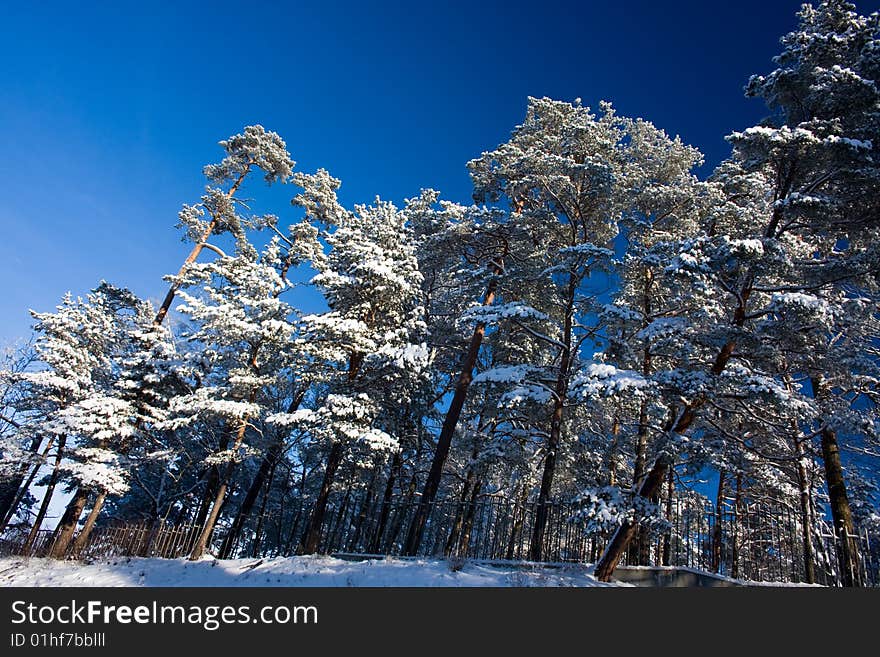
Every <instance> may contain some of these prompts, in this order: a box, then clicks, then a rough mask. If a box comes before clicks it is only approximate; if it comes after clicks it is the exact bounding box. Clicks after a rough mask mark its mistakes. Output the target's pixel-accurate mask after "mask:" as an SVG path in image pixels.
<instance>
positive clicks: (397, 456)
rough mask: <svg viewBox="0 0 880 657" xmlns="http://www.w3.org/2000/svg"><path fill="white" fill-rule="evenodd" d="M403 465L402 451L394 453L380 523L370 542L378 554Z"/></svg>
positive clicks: (371, 550)
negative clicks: (396, 482)
mask: <svg viewBox="0 0 880 657" xmlns="http://www.w3.org/2000/svg"><path fill="white" fill-rule="evenodd" d="M402 465H403V458H402V456H401V453H400V451H397V452H395V453H394V458H393V459H392V461H391V467H390V469H389V471H388V481H386V482H385V493H384V494H383V495H382V509H381V511H380V512H379V524H378V525H377V526H376V531H375V532H374V534H373V541H372V542H371V543H370V548H369V549H370V552H371V553H373V554H377V553H378V552H379V550H380V549H381V545H382V536H383V534H384V533H385V527H386V526H387V525H388V514H389V513H390V512H391V499H392V497H393V495H394V483H395V481H396V480H397V477H398V476H399V474H400V468H401V466H402Z"/></svg>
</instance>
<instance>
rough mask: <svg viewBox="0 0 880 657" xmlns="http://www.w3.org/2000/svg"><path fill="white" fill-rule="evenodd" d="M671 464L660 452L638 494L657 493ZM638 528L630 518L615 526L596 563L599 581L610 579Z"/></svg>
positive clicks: (649, 494) (644, 495)
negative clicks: (615, 529)
mask: <svg viewBox="0 0 880 657" xmlns="http://www.w3.org/2000/svg"><path fill="white" fill-rule="evenodd" d="M671 465H672V460H671V458H670V457H669V456H668V455H665V454H662V455H661V456H660V457H659V458H658V459H657V461H656V462H655V463H654V467H652V468H651V470H650V471H649V472H648V474H647V476H646V477H645V481H644V482H643V483H642V486H641V488H640V489H639V495H641V496H642V497H645V498H648V499H651V498H652V497H654V496H655V495H657V494H658V493H659V492H660V486H662V485H663V482H664V480H665V479H666V475H667V473H668V472H669V469H670V466H671ZM638 529H639V524H638V523H637V522H635V521H632V520H625V521H624V522H623V523H621V525H620V527H618V528H617V531H615V532H614V535H613V536H612V537H611V541H610V542H609V543H608V546H607V547H606V548H605V552H604V553H603V554H602V557H601V558H600V559H599V561H598V563H597V564H596V571H595V575H596V578H597V579H599V581H601V582H609V581H611V575H612V574H613V573H614V569H615V568H617V564H618V563H619V562H620V558H621V557H622V556H623V553H624V552H625V551H626V546H627V544H628V543H629V542H630V541H631V540H632V538H633V536H635V535H636V533H637V532H638Z"/></svg>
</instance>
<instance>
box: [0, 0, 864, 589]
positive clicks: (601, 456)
mask: <svg viewBox="0 0 880 657" xmlns="http://www.w3.org/2000/svg"><path fill="white" fill-rule="evenodd" d="M782 46H783V50H782V53H781V54H780V55H779V56H778V57H777V58H776V59H775V62H776V66H777V68H776V69H775V70H773V71H772V72H771V73H769V74H768V75H764V76H754V77H753V78H752V79H751V80H750V81H749V83H748V85H747V87H746V92H747V95H749V96H752V97H755V98H758V99H761V100H763V101H764V102H765V103H766V104H767V106H768V108H769V111H770V114H769V116H768V118H767V119H766V120H764V121H763V122H762V123H761V124H760V125H756V126H752V127H748V128H746V129H744V130H742V131H738V132H733V133H732V134H731V135H730V136H729V137H728V141H729V143H730V145H731V154H730V156H729V158H728V159H727V160H725V161H724V162H722V163H721V164H720V165H719V166H718V167H717V168H716V169H715V170H714V172H712V174H711V175H710V176H709V177H708V178H706V179H700V178H699V177H698V176H697V175H696V173H695V171H696V168H697V167H699V166H700V165H701V164H702V155H701V154H700V152H699V151H698V150H697V149H695V148H693V147H691V146H689V145H687V144H684V143H682V141H681V140H680V139H678V138H671V137H670V136H669V135H667V134H666V133H665V132H664V131H662V130H661V129H659V128H657V127H655V126H654V125H652V124H651V123H650V122H648V121H646V120H643V119H637V118H627V117H624V116H620V115H619V114H618V113H617V112H616V111H615V110H614V108H613V107H612V105H611V104H609V103H602V104H601V105H600V107H599V110H598V111H597V112H593V111H591V110H590V109H589V108H588V107H585V106H583V105H582V104H581V102H580V100H577V101H575V102H574V103H569V102H561V101H556V100H551V99H547V98H529V99H528V107H527V111H526V116H525V120H524V121H523V123H522V124H521V125H519V126H516V127H515V129H514V130H513V133H512V135H511V137H510V139H509V140H508V141H507V142H506V143H504V144H501V145H499V146H498V147H497V148H496V149H494V150H492V151H490V152H486V153H483V154H482V155H481V156H480V157H478V158H476V159H474V160H473V161H471V162H470V163H468V168H469V171H470V174H471V177H472V180H473V185H474V203H473V204H469V205H463V204H459V203H456V202H453V201H448V200H443V199H442V198H441V196H440V194H439V193H438V192H436V191H434V190H430V189H426V190H422V191H421V192H420V193H419V194H418V195H417V196H415V197H413V198H412V199H409V200H407V201H406V203H405V204H404V205H403V207H396V206H395V205H394V204H392V203H390V202H387V201H384V200H381V199H378V198H377V199H376V200H375V201H374V202H373V203H372V204H370V205H359V206H356V207H354V208H347V207H344V206H343V205H342V204H341V203H340V201H339V198H338V196H337V190H338V189H339V187H340V184H341V183H340V181H339V180H337V179H335V178H333V177H332V176H331V175H330V173H328V172H327V171H325V170H323V169H322V170H319V171H317V172H316V173H314V174H305V173H299V172H294V167H295V163H294V162H293V160H292V158H291V156H290V154H289V153H288V152H287V149H286V145H285V143H284V141H283V140H282V138H281V137H280V136H279V135H277V134H275V133H273V132H269V131H267V130H265V129H263V128H262V127H261V126H249V127H247V128H245V130H244V132H243V133H241V134H238V135H234V136H232V137H230V138H229V139H227V140H225V141H222V142H220V146H221V147H222V148H223V150H224V153H225V155H224V158H223V159H222V161H221V162H220V163H218V164H214V165H209V166H207V167H205V169H204V173H205V176H206V178H207V181H208V185H207V187H206V189H205V193H204V194H203V195H202V197H201V199H200V200H199V201H198V202H197V203H195V204H193V205H184V206H183V209H182V210H181V211H180V214H179V219H180V222H179V227H180V228H182V229H183V231H184V234H185V238H186V239H187V240H189V241H190V242H191V243H192V245H193V247H192V250H191V252H190V254H189V256H188V257H187V258H186V260H185V261H184V263H183V265H182V267H181V269H180V271H179V272H177V273H176V274H175V275H173V276H169V277H168V283H169V285H170V288H169V291H168V294H167V296H166V297H165V299H164V301H163V303H162V304H161V306H160V307H159V308H158V309H156V308H154V307H153V306H152V305H151V304H150V303H148V302H146V301H144V300H142V299H139V298H137V296H136V295H134V294H133V293H131V292H130V291H128V290H126V289H123V288H119V287H115V286H113V285H111V284H109V283H106V282H101V283H100V284H99V285H98V286H97V287H96V288H95V289H94V290H92V291H91V292H90V293H89V294H88V295H86V296H85V297H82V298H80V297H73V296H72V295H67V296H65V297H64V299H62V301H61V304H60V305H59V306H58V307H57V308H56V310H55V311H54V312H46V313H36V312H35V313H33V316H34V322H35V323H34V337H33V340H32V342H31V343H30V344H29V346H28V347H26V348H25V349H22V350H19V351H18V352H15V353H9V354H8V355H7V359H6V363H5V364H4V366H3V370H2V372H0V405H2V407H0V440H2V442H0V455H2V459H0V477H2V480H0V521H2V523H3V526H4V527H9V526H12V525H16V524H24V525H26V526H28V527H32V528H33V529H32V530H31V531H30V533H29V537H28V541H30V542H32V541H33V540H34V539H35V537H36V532H37V529H38V528H39V527H40V526H41V525H42V524H43V523H44V521H45V520H46V516H47V513H48V511H49V508H50V504H51V501H52V499H53V498H57V497H58V496H59V494H60V493H62V492H65V493H67V494H68V497H67V499H68V500H69V501H68V502H67V506H66V510H65V512H64V514H63V515H62V517H61V518H60V520H59V521H58V523H57V527H55V529H54V532H55V540H54V542H53V548H52V549H53V554H54V555H55V556H59V557H60V556H64V555H65V554H67V553H68V552H69V551H70V550H71V548H75V547H76V545H77V544H79V545H82V544H84V543H85V542H86V541H87V540H88V536H89V533H90V531H91V530H92V528H93V527H94V526H95V525H96V523H100V522H102V521H104V520H106V519H107V518H116V519H135V518H137V519H150V520H155V521H158V520H162V519H164V520H166V521H173V522H182V521H187V522H191V523H194V524H197V525H199V526H200V527H202V530H201V534H200V536H199V538H198V540H197V541H196V542H195V544H194V547H193V549H192V555H191V556H192V558H198V557H200V556H201V555H202V554H203V553H204V552H205V551H206V550H207V549H208V548H209V546H211V545H214V546H215V547H217V546H219V547H218V548H217V549H218V551H219V553H220V554H221V556H229V554H230V553H231V550H232V546H233V545H234V543H235V541H236V540H237V539H238V538H239V536H240V535H241V534H242V532H244V531H245V530H246V528H248V527H252V526H253V519H254V517H255V516H260V517H262V516H263V514H264V513H265V512H266V509H267V508H268V509H273V508H274V509H280V512H284V511H285V510H290V509H296V512H295V519H296V520H295V522H296V523H297V524H298V526H299V527H301V528H303V531H302V538H301V540H300V541H299V546H298V550H299V551H300V552H303V553H310V552H314V551H316V550H317V549H318V548H319V543H320V536H321V531H322V529H323V528H324V527H325V526H326V524H327V522H328V513H329V510H328V500H329V499H330V497H331V495H332V494H333V492H334V491H339V490H343V489H345V490H348V491H350V490H356V491H359V492H360V494H361V495H363V496H367V499H368V500H379V499H380V498H381V499H383V500H384V501H385V502H386V503H387V502H389V501H390V500H392V499H393V500H399V501H405V502H408V503H412V504H413V505H415V509H416V510H415V513H414V514H413V516H412V521H411V522H410V524H409V526H408V527H406V528H404V532H403V533H402V536H403V540H404V551H405V552H408V553H411V554H414V553H416V552H417V551H418V548H419V545H420V542H421V540H422V537H423V533H424V530H425V524H426V522H427V520H428V518H429V515H430V511H431V505H432V504H433V503H434V502H435V501H437V500H455V501H459V500H460V501H462V502H463V503H465V502H467V501H468V500H476V499H478V498H479V497H481V496H483V497H485V496H497V497H502V498H505V499H510V500H532V501H534V502H535V507H534V508H535V509H536V511H535V518H534V522H533V523H532V524H531V526H532V527H533V530H532V531H533V537H532V543H531V545H532V552H531V554H530V557H531V558H532V559H536V560H539V559H541V557H542V555H541V545H542V537H543V533H544V531H545V524H546V513H547V511H546V510H547V505H548V504H549V503H550V502H551V500H553V499H577V500H580V504H581V506H582V511H581V515H582V517H593V518H595V519H596V522H597V526H599V525H601V526H602V527H603V529H604V530H611V534H610V540H609V544H608V547H607V549H606V550H605V553H604V555H603V556H602V558H601V559H600V561H599V563H598V564H597V574H598V576H599V577H601V578H604V579H607V578H609V577H610V575H611V572H612V571H613V569H614V567H615V565H616V564H617V563H618V561H619V559H620V558H621V557H622V556H623V555H624V553H625V552H626V551H627V550H630V551H631V554H635V555H636V558H637V559H638V558H640V559H641V560H644V559H646V558H647V556H646V550H647V547H646V546H647V545H648V543H649V542H650V533H651V532H652V531H653V523H652V518H655V517H656V516H657V515H658V512H659V511H658V502H659V501H660V499H661V496H663V495H665V494H668V493H666V492H664V488H668V487H670V486H672V485H674V479H675V473H676V472H684V471H687V472H692V473H693V472H698V473H703V474H705V473H714V474H712V481H713V482H715V481H717V498H718V500H723V499H724V498H725V497H726V496H729V495H731V494H733V493H732V491H734V489H735V494H736V495H737V496H740V497H741V496H752V497H754V498H756V499H759V498H760V499H763V498H768V497H769V498H774V499H783V500H787V501H789V502H791V504H793V505H796V506H797V508H798V509H799V510H800V513H801V518H802V527H803V537H802V539H803V543H804V550H805V554H808V555H811V554H812V548H811V545H812V541H813V540H814V530H815V526H816V517H817V515H823V514H824V509H826V508H827V509H828V510H829V511H830V514H831V516H832V519H833V526H834V529H835V531H836V532H837V533H843V534H846V533H849V534H852V533H853V532H854V531H855V529H856V527H859V528H861V529H862V530H864V531H869V532H872V533H873V534H874V535H877V536H878V538H880V515H878V492H877V488H876V485H877V472H878V468H877V460H876V459H877V456H878V449H880V436H878V429H880V423H878V417H877V401H878V394H880V391H878V380H880V371H878V351H877V344H878V343H877V339H878V300H880V295H878V292H880V289H878V283H880V253H878V251H880V240H878V229H880V214H878V210H880V169H878V164H877V162H878V156H880V153H878V147H880V90H878V87H877V85H878V84H880V19H878V16H877V15H872V16H861V15H859V14H858V13H857V12H856V10H855V8H854V7H853V6H851V5H849V4H848V3H846V2H843V1H841V0H828V1H826V2H822V3H821V4H820V5H819V6H818V7H812V6H809V5H806V6H805V7H804V8H803V9H802V11H801V12H800V14H799V25H798V28H797V29H796V31H794V32H792V33H790V34H788V35H786V36H785V37H784V38H783V39H782ZM258 176H262V177H263V179H264V181H265V182H266V183H267V184H276V183H277V184H292V185H294V186H295V187H297V189H298V191H297V192H295V193H294V194H292V195H293V200H292V204H293V206H294V207H295V208H296V209H297V210H296V212H297V219H296V220H295V221H294V222H293V223H292V225H289V226H288V227H287V228H284V227H283V224H284V223H285V222H283V221H282V219H280V218H279V217H278V216H276V215H274V214H262V215H261V214H256V213H254V211H253V210H252V209H251V208H250V207H249V205H248V204H247V203H246V199H243V198H242V197H241V192H242V188H243V185H244V184H245V183H246V182H247V181H248V180H249V179H251V178H255V177H258ZM206 250H207V252H208V253H206V254H205V252H206ZM203 254H205V255H203ZM303 286H311V287H314V288H315V289H316V290H318V291H319V292H320V293H321V295H323V299H324V307H323V308H322V309H321V311H320V312H309V311H307V310H306V309H304V308H301V307H298V306H297V303H298V290H299V289H301V288H302V287H303ZM175 304H176V305H175ZM172 310H175V311H176V313H177V314H173V315H170V316H171V317H174V318H175V322H174V326H173V328H172V327H171V326H169V312H170V311H172ZM34 484H40V487H39V488H34ZM35 491H40V494H41V497H40V498H39V499H35V498H34V497H33V493H34V492H35ZM610 500H613V501H614V502H615V503H614V504H609V501H610ZM612 508H613V509H614V513H613V514H610V515H609V509H612ZM221 519H222V520H223V521H224V522H223V523H222V526H223V528H224V535H223V536H222V537H215V536H214V534H215V529H216V528H217V527H218V526H219V525H218V522H219V521H220V520H221ZM390 521H391V519H390V518H388V517H383V518H382V520H381V522H382V523H386V522H390ZM450 540H451V539H450ZM376 547H377V549H378V546H376ZM811 563H812V562H811Z"/></svg>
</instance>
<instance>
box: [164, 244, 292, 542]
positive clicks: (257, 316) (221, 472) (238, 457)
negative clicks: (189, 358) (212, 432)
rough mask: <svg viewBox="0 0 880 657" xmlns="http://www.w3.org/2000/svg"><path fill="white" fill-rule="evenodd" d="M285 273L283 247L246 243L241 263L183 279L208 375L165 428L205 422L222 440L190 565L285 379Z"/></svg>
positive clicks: (177, 402) (174, 404) (210, 460)
mask: <svg viewBox="0 0 880 657" xmlns="http://www.w3.org/2000/svg"><path fill="white" fill-rule="evenodd" d="M282 266H283V265H282V255H281V248H280V246H279V241H278V239H273V240H272V241H270V242H269V244H268V246H267V247H266V248H265V249H264V250H263V252H262V253H257V251H256V249H254V247H253V246H251V244H250V243H249V242H248V241H247V240H246V238H245V237H244V236H243V235H242V236H240V237H239V239H238V242H237V253H236V254H235V255H233V256H227V255H225V254H223V255H222V256H221V257H219V258H218V259H216V260H214V261H213V262H209V263H193V264H191V265H189V266H188V267H187V268H186V270H185V271H184V273H183V275H182V276H181V277H180V287H181V289H180V290H179V291H178V295H179V296H180V297H181V298H182V299H183V301H184V303H183V304H182V305H181V306H180V307H179V310H180V312H182V313H183V314H184V315H185V316H187V317H188V318H190V319H191V321H192V323H193V330H192V332H190V333H188V334H187V335H186V338H187V339H188V340H189V341H190V342H192V343H195V344H198V345H199V347H200V351H201V357H202V358H203V359H205V360H206V362H207V363H208V364H209V366H210V370H209V372H208V375H207V377H206V378H205V379H204V380H203V381H202V385H201V386H199V387H197V388H195V389H193V390H192V391H191V392H189V393H188V394H184V395H180V396H177V397H175V398H173V399H172V400H171V402H170V408H171V411H172V416H171V417H170V418H169V419H168V420H165V421H164V422H162V423H160V427H162V428H167V429H179V428H181V427H185V426H187V425H191V424H194V423H198V422H201V421H203V420H204V419H205V417H207V418H210V419H213V420H214V421H217V422H218V426H219V427H220V429H219V431H220V432H221V436H220V438H219V440H218V442H217V444H216V445H214V446H213V449H212V450H211V453H210V454H209V455H208V456H207V458H206V459H205V464H206V466H208V471H209V472H216V473H217V476H216V485H215V487H213V489H212V487H210V486H209V487H208V488H207V490H206V498H205V499H206V500H207V502H208V504H207V506H206V508H207V513H206V517H205V522H204V526H203V528H202V530H201V534H200V536H199V538H198V540H197V541H196V543H195V545H194V547H193V550H192V553H191V555H190V557H191V558H192V559H199V558H200V557H201V556H202V555H203V554H204V552H205V550H206V549H207V546H208V541H209V540H210V537H211V535H212V534H213V531H214V526H215V524H216V522H217V519H218V517H219V514H220V509H221V507H222V505H223V502H224V501H225V499H226V493H227V490H228V487H229V483H230V480H231V478H232V475H233V473H234V471H235V469H236V466H237V464H238V463H240V462H241V461H242V460H244V459H247V458H249V457H251V456H252V455H253V454H254V449H253V448H252V447H251V446H249V445H248V444H247V443H246V442H245V437H246V434H247V430H248V428H249V427H251V426H253V424H254V423H255V422H256V421H257V419H258V418H260V417H261V416H262V415H263V414H264V413H265V408H264V407H263V406H262V404H261V403H260V395H261V394H262V392H263V390H264V389H265V388H267V387H268V386H272V385H274V384H276V382H277V379H278V377H280V376H282V373H283V371H284V362H285V356H286V354H287V350H288V349H289V347H290V345H291V337H292V335H293V332H294V325H293V324H292V323H291V321H290V319H291V316H292V315H293V308H292V307H290V306H289V305H288V304H287V303H286V302H285V301H284V300H283V299H281V298H280V296H279V295H280V293H281V291H283V290H284V289H285V288H286V287H288V285H289V283H288V281H287V280H286V279H285V278H283V277H282V275H281V273H280V272H281V269H282ZM196 286H200V289H199V290H196V289H193V288H195V287H196ZM214 468H216V470H214Z"/></svg>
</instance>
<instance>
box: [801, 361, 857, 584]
mask: <svg viewBox="0 0 880 657" xmlns="http://www.w3.org/2000/svg"><path fill="white" fill-rule="evenodd" d="M810 383H811V384H812V386H813V396H814V397H816V398H817V399H821V398H823V397H825V396H826V395H827V394H828V393H827V384H826V382H825V381H824V380H823V379H822V377H812V378H811V379H810ZM822 461H823V463H824V465H825V484H826V486H827V487H828V498H829V500H830V502H831V519H832V521H833V522H834V535H835V536H836V537H837V541H838V545H839V550H838V555H837V556H838V561H839V562H840V574H841V583H842V584H843V585H844V586H861V578H860V577H859V563H858V552H857V551H856V550H855V546H854V545H853V543H852V540H851V538H850V537H851V536H852V535H853V534H854V533H855V528H854V526H853V519H852V510H851V508H850V505H849V496H848V495H847V492H846V478H845V477H844V474H843V464H842V463H841V461H840V445H839V444H838V442H837V432H836V431H834V430H833V429H831V428H829V427H824V428H823V429H822Z"/></svg>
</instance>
